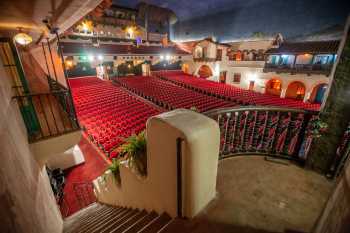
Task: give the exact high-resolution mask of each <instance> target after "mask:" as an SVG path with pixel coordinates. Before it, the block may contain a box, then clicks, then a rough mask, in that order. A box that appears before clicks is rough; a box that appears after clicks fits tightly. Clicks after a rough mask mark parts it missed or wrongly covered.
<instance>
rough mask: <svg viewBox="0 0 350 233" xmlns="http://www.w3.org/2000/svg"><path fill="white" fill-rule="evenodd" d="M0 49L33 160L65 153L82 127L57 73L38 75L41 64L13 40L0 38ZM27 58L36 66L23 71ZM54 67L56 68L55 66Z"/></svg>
mask: <svg viewBox="0 0 350 233" xmlns="http://www.w3.org/2000/svg"><path fill="white" fill-rule="evenodd" d="M0 48H1V51H2V52H1V53H0V59H1V60H2V63H3V66H4V68H5V70H7V71H8V74H9V77H8V79H9V81H10V83H12V88H13V97H12V99H13V101H14V103H16V104H17V105H18V108H19V111H20V113H21V115H22V118H23V122H24V126H25V128H26V131H27V136H28V142H29V144H30V148H31V150H32V152H33V154H34V155H35V157H36V159H37V160H38V161H39V162H40V163H41V164H44V163H45V162H46V161H47V159H48V158H49V157H51V156H52V155H58V154H62V153H64V152H65V151H67V150H68V149H70V148H72V147H73V146H75V145H76V144H77V143H78V142H79V140H80V137H81V129H80V126H79V123H78V120H77V117H76V114H75V108H74V105H73V101H72V96H71V93H70V89H69V88H67V87H65V86H64V85H62V84H60V82H59V81H58V79H57V77H56V74H57V72H55V76H54V78H52V77H50V76H49V75H47V76H45V75H39V76H40V77H39V76H38V75H37V74H39V73H40V72H38V71H39V70H40V69H41V68H40V65H39V64H38V63H36V61H35V59H34V57H32V56H27V55H26V56H24V55H23V53H21V54H20V53H18V52H17V50H16V47H15V45H14V43H12V41H10V40H7V39H2V41H1V42H0ZM28 59H30V60H31V61H30V64H34V66H35V67H31V69H30V70H29V69H25V70H26V73H24V69H23V68H28V62H29V61H28ZM22 65H23V67H22ZM55 68H56V69H55V71H57V69H58V67H55ZM34 70H35V71H34ZM40 74H43V73H40Z"/></svg>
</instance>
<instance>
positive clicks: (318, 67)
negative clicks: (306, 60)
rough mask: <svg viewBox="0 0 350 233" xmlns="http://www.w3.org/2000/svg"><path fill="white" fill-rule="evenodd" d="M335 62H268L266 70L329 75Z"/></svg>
mask: <svg viewBox="0 0 350 233" xmlns="http://www.w3.org/2000/svg"><path fill="white" fill-rule="evenodd" d="M332 66H333V64H324V65H322V64H295V65H291V64H287V65H277V64H271V63H266V64H265V66H264V72H265V73H267V72H276V73H291V74H307V75H311V74H323V75H326V76H329V74H330V72H331V70H332Z"/></svg>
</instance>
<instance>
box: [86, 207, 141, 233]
mask: <svg viewBox="0 0 350 233" xmlns="http://www.w3.org/2000/svg"><path fill="white" fill-rule="evenodd" d="M135 213H137V211H134V210H129V209H123V210H122V211H120V212H119V213H117V214H114V215H112V216H111V217H109V218H108V219H107V216H106V218H101V221H100V222H99V223H98V224H96V225H95V226H93V227H91V228H89V229H87V230H86V231H85V233H95V232H102V231H103V230H105V228H113V227H116V226H118V224H120V222H121V221H123V220H124V219H125V218H128V217H129V216H131V215H133V214H135ZM107 232H108V231H107Z"/></svg>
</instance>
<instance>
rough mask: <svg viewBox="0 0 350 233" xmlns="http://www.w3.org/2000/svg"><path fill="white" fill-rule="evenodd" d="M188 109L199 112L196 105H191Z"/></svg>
mask: <svg viewBox="0 0 350 233" xmlns="http://www.w3.org/2000/svg"><path fill="white" fill-rule="evenodd" d="M190 110H192V111H194V112H199V110H198V108H197V107H196V106H192V107H191V108H190Z"/></svg>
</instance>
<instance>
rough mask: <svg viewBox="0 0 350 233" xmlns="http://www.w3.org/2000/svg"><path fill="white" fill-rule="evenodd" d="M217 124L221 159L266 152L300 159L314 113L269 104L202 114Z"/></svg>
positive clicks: (270, 154) (303, 153) (269, 154)
mask: <svg viewBox="0 0 350 233" xmlns="http://www.w3.org/2000/svg"><path fill="white" fill-rule="evenodd" d="M204 114H206V115H207V116H209V117H210V118H212V119H214V120H215V121H217V122H218V124H219V127H220V158H221V159H223V158H226V157H231V156H236V155H245V154H246V155H268V156H272V157H280V158H286V159H290V160H296V161H303V160H305V158H306V156H307V155H306V154H305V153H306V152H305V151H304V148H305V147H304V146H302V145H304V143H305V141H306V139H307V138H308V137H307V135H309V133H308V130H310V127H311V126H310V124H309V122H310V120H311V119H312V118H313V117H315V116H316V113H315V112H307V111H303V110H296V109H286V108H271V107H240V108H224V109H217V110H212V111H209V112H206V113H204Z"/></svg>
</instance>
